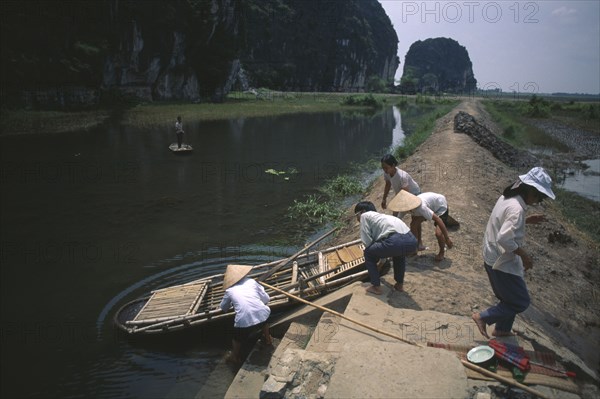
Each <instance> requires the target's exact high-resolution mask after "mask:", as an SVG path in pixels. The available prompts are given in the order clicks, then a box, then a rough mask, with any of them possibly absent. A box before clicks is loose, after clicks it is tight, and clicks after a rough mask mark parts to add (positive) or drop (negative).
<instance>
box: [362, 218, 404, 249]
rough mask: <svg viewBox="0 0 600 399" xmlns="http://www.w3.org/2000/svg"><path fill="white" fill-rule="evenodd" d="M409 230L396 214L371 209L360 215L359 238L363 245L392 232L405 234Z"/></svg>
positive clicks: (366, 245) (367, 244)
mask: <svg viewBox="0 0 600 399" xmlns="http://www.w3.org/2000/svg"><path fill="white" fill-rule="evenodd" d="M409 231H410V229H409V228H408V226H407V225H406V224H405V223H404V222H403V221H402V220H400V219H398V218H397V217H396V216H391V215H386V214H383V213H379V212H373V211H369V212H365V213H363V214H362V215H360V239H361V241H362V242H363V244H365V247H368V246H369V245H371V244H372V243H374V242H375V241H378V240H379V239H381V238H383V237H387V236H388V235H390V234H392V233H400V234H406V233H408V232H409Z"/></svg>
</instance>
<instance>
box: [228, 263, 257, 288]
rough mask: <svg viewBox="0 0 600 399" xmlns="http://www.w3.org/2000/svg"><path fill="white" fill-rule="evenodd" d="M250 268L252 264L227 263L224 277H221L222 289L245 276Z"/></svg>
mask: <svg viewBox="0 0 600 399" xmlns="http://www.w3.org/2000/svg"><path fill="white" fill-rule="evenodd" d="M250 270H252V266H246V265H227V270H225V277H223V289H224V290H226V289H227V288H229V287H231V286H232V285H234V284H236V283H237V282H238V281H240V280H241V279H243V278H244V277H246V275H247V274H248V273H250Z"/></svg>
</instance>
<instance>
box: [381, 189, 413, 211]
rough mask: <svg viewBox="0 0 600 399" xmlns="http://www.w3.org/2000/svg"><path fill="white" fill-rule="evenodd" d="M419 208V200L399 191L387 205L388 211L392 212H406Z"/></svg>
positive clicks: (404, 191) (403, 191) (406, 192)
mask: <svg viewBox="0 0 600 399" xmlns="http://www.w3.org/2000/svg"><path fill="white" fill-rule="evenodd" d="M420 206H421V198H419V197H417V196H416V195H414V194H411V193H409V192H408V191H406V190H400V192H399V193H398V194H396V196H395V197H394V198H392V200H391V201H390V203H389V204H388V206H387V207H388V209H389V210H391V211H394V212H408V211H411V210H413V209H415V208H418V207H420Z"/></svg>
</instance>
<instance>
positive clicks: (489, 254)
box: [471, 167, 555, 338]
mask: <svg viewBox="0 0 600 399" xmlns="http://www.w3.org/2000/svg"><path fill="white" fill-rule="evenodd" d="M544 198H551V199H554V198H555V196H554V193H553V192H552V179H551V178H550V176H549V175H548V173H546V171H545V170H544V169H543V168H540V167H535V168H533V169H531V170H530V171H529V172H528V173H526V174H524V175H521V176H519V179H518V180H517V181H516V182H515V183H514V184H511V185H510V186H508V187H506V188H505V189H504V192H503V193H502V195H501V196H500V198H499V199H498V201H497V202H496V205H495V206H494V209H493V210H492V214H491V215H490V219H489V220H488V223H487V226H486V229H485V234H484V236H483V261H484V268H485V271H486V273H487V275H488V278H489V280H490V284H491V286H492V290H493V291H494V295H496V298H498V300H499V303H498V304H497V305H494V306H491V307H489V308H488V309H486V310H484V311H483V312H481V313H474V314H473V315H472V316H471V317H472V318H473V321H474V322H475V324H476V325H477V328H478V329H479V332H481V334H482V335H483V336H484V337H486V338H489V336H488V333H487V326H488V325H491V324H495V327H494V331H493V332H492V335H493V336H496V337H502V336H510V335H514V333H513V332H512V326H513V323H514V321H515V317H516V315H517V314H519V313H521V312H524V311H525V310H526V309H527V308H528V307H529V304H530V302H531V299H530V297H529V292H528V290H527V284H526V283H525V279H524V276H525V272H526V271H527V270H529V269H531V268H532V267H533V259H532V258H531V256H529V254H528V253H527V252H526V251H525V249H524V244H525V243H524V238H525V224H536V223H540V222H542V221H543V220H544V216H543V215H531V216H529V217H527V218H526V217H525V213H526V211H527V206H528V205H534V204H537V203H539V202H541V201H542V200H543V199H544Z"/></svg>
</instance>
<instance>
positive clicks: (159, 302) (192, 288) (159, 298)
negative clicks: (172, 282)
mask: <svg viewBox="0 0 600 399" xmlns="http://www.w3.org/2000/svg"><path fill="white" fill-rule="evenodd" d="M208 285H209V282H208V281H199V282H195V283H192V284H186V285H180V286H175V287H168V288H164V289H161V290H156V291H153V292H152V296H151V297H150V299H149V300H148V302H146V304H145V305H144V307H143V308H142V310H141V311H140V312H139V313H138V314H137V316H136V317H135V318H134V319H133V320H132V322H131V324H143V323H156V322H160V321H164V320H170V319H172V318H174V317H182V316H187V315H191V314H194V313H196V311H197V310H198V307H199V306H200V304H201V303H202V300H203V299H204V295H206V291H207V290H208Z"/></svg>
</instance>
